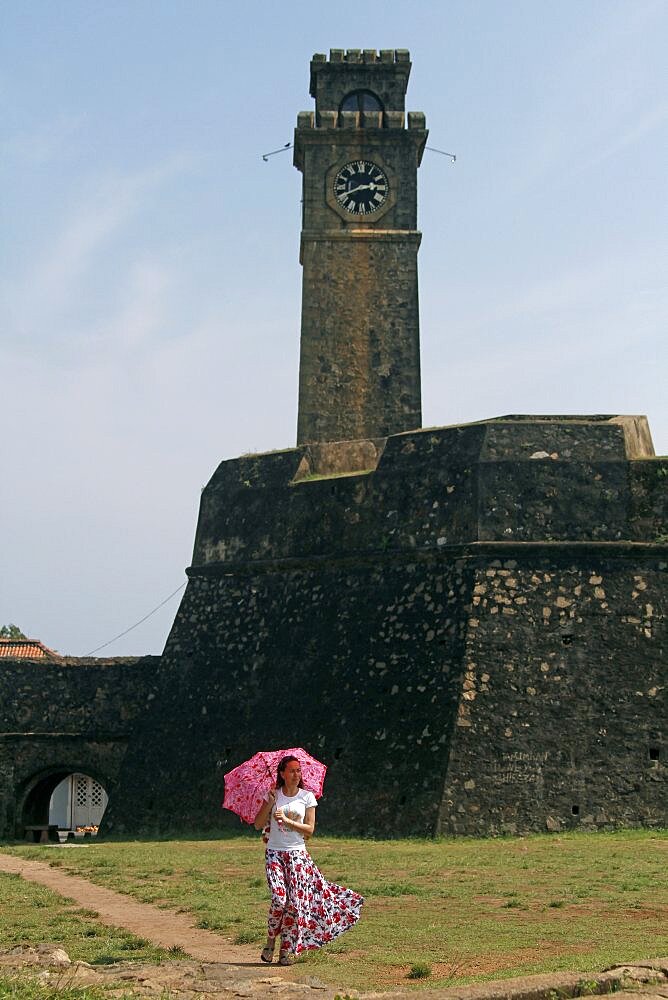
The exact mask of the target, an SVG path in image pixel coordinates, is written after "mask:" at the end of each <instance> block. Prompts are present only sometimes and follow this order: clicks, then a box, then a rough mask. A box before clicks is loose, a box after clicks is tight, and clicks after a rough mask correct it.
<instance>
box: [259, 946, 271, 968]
mask: <svg viewBox="0 0 668 1000" xmlns="http://www.w3.org/2000/svg"><path fill="white" fill-rule="evenodd" d="M260 961H261V962H266V964H267V965H271V963H272V962H273V961H274V948H273V945H272V947H271V948H270V947H269V945H267V946H266V947H265V948H263V949H262V951H261V952H260Z"/></svg>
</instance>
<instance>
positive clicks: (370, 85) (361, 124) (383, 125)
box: [297, 49, 426, 132]
mask: <svg viewBox="0 0 668 1000" xmlns="http://www.w3.org/2000/svg"><path fill="white" fill-rule="evenodd" d="M410 71H411V61H410V53H409V52H408V49H381V50H380V51H377V50H376V49H330V53H329V59H327V56H326V55H324V53H316V54H315V55H314V56H313V59H312V60H311V85H310V93H311V96H312V97H314V98H315V111H302V112H300V113H299V115H298V116H297V129H298V131H299V132H301V131H305V130H309V129H318V130H320V129H322V130H325V131H327V130H329V129H334V128H342V129H404V128H406V126H408V128H409V129H410V130H418V131H424V130H425V128H426V123H425V116H424V114H422V113H421V112H409V113H408V115H406V110H405V97H406V87H407V85H408V77H409V76H410Z"/></svg>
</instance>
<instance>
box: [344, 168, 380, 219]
mask: <svg viewBox="0 0 668 1000" xmlns="http://www.w3.org/2000/svg"><path fill="white" fill-rule="evenodd" d="M389 189H390V185H389V182H388V179H387V176H386V174H385V173H384V171H383V170H381V168H380V167H379V166H378V164H376V163H372V162H371V160H351V162H350V163H346V165H345V166H344V167H341V169H340V170H339V172H338V173H337V175H336V177H335V178H334V197H335V198H336V200H337V202H338V204H339V205H340V206H341V208H344V209H345V210H346V212H350V214H351V215H373V213H374V212H377V211H378V209H379V208H380V207H381V206H382V205H383V204H384V203H385V201H386V200H387V195H388V192H389Z"/></svg>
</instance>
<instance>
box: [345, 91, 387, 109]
mask: <svg viewBox="0 0 668 1000" xmlns="http://www.w3.org/2000/svg"><path fill="white" fill-rule="evenodd" d="M382 110H383V105H382V102H381V100H380V98H379V97H377V96H376V94H374V93H372V92H371V91H370V90H353V91H352V93H350V94H346V96H345V97H344V98H343V100H342V101H341V107H340V108H339V111H382Z"/></svg>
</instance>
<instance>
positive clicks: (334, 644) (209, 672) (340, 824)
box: [106, 559, 470, 835]
mask: <svg viewBox="0 0 668 1000" xmlns="http://www.w3.org/2000/svg"><path fill="white" fill-rule="evenodd" d="M469 591H470V583H468V582H467V573H466V571H465V570H464V568H463V567H461V566H439V567H438V568H437V569H434V568H433V567H431V568H428V567H427V565H426V564H424V563H422V562H415V563H411V564H409V565H405V564H394V563H392V562H384V563H381V562H378V561H376V560H373V559H371V560H357V561H355V562H354V563H352V562H351V563H346V562H343V563H340V564H338V565H336V564H329V565H319V566H308V567H306V566H304V567H303V568H301V569H287V570H286V571H285V572H281V571H280V570H277V571H274V570H272V569H268V570H267V571H265V572H257V573H254V572H249V573H238V574H234V575H225V574H220V573H218V572H216V571H211V572H207V571H204V572H202V573H199V572H194V573H193V575H191V579H190V582H189V585H188V590H187V593H186V596H185V597H184V600H183V602H182V604H181V607H180V609H179V612H178V614H177V617H176V621H175V623H174V628H173V630H172V633H171V635H170V638H169V641H168V644H167V650H166V654H165V656H164V658H163V665H162V675H161V687H162V692H161V695H160V697H159V698H158V699H157V700H156V702H154V703H153V704H152V706H151V711H150V714H149V715H148V716H147V717H146V718H145V719H144V725H143V734H142V735H141V736H140V739H139V740H138V741H137V743H136V745H135V746H133V747H131V748H130V750H129V751H128V756H127V758H126V761H125V764H124V774H125V775H127V777H128V779H129V778H130V775H132V776H133V777H132V780H127V782H125V783H124V784H123V794H122V797H121V800H120V802H116V801H112V803H111V805H110V810H109V814H108V818H107V823H106V828H107V829H110V830H112V831H118V830H120V829H127V828H128V825H129V824H130V823H131V822H132V816H133V815H135V814H138V813H141V814H142V815H143V817H144V820H145V823H146V825H147V827H149V828H150V827H158V828H163V829H168V828H170V827H174V828H177V829H178V828H179V827H181V828H183V827H186V828H193V827H198V828H211V827H213V828H216V827H224V826H227V827H232V828H238V823H239V821H238V820H237V819H236V817H232V816H231V814H229V813H223V812H221V809H220V802H221V800H222V797H223V781H222V777H223V773H224V772H225V771H226V770H228V769H229V768H231V767H233V766H235V764H237V763H238V762H239V761H240V760H243V759H244V758H245V757H246V756H250V755H251V754H252V753H254V752H255V751H256V750H258V749H262V748H267V749H269V748H274V747H276V746H285V745H287V746H293V745H295V742H297V743H298V744H300V745H301V744H302V743H303V744H304V745H305V746H308V747H309V749H310V750H311V751H312V752H313V753H314V754H315V755H316V756H319V757H322V759H323V760H325V761H327V762H328V764H329V773H328V777H327V787H326V794H325V797H324V798H323V800H322V808H321V810H320V813H321V820H322V822H323V823H325V824H326V827H327V829H330V830H331V829H341V830H355V831H357V832H358V833H360V834H363V833H367V834H368V833H375V834H383V833H384V834H389V835H392V834H397V835H398V834H401V833H404V834H407V833H411V832H413V833H416V832H420V833H422V834H428V833H430V832H431V831H432V830H433V828H434V824H435V822H436V817H437V812H438V804H439V802H440V797H441V789H442V784H443V777H444V773H445V766H446V764H447V751H448V744H449V739H450V732H451V730H452V725H453V723H454V719H455V714H456V710H457V704H458V697H459V689H460V686H461V677H460V676H459V671H460V664H461V659H462V654H461V647H462V641H463V629H464V619H463V615H462V608H463V605H464V603H465V602H466V598H467V594H468V593H469ZM160 732H163V733H168V734H169V738H168V739H167V740H165V739H162V740H158V739H157V738H156V734H158V733H160ZM399 758H401V759H402V760H403V761H404V762H405V764H404V767H407V768H409V769H410V774H411V783H410V786H408V785H407V784H406V782H405V780H403V778H402V777H401V776H400V774H399V771H398V770H397V768H396V763H395V762H396V761H397V759H399ZM154 790H155V791H154ZM156 791H157V794H156Z"/></svg>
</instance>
